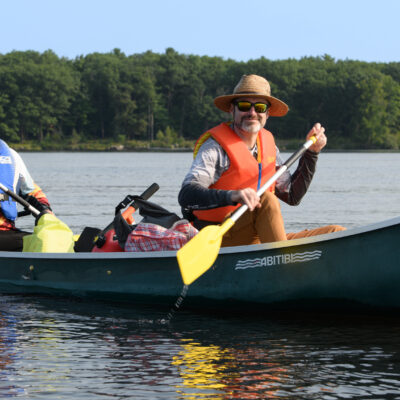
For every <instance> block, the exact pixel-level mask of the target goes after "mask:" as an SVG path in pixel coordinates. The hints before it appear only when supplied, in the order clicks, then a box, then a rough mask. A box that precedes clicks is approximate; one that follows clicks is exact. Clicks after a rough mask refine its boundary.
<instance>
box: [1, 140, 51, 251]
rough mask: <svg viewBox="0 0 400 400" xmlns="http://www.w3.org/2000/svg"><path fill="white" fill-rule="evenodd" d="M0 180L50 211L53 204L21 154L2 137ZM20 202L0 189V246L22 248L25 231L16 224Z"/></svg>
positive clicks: (42, 209) (32, 202)
mask: <svg viewBox="0 0 400 400" xmlns="http://www.w3.org/2000/svg"><path fill="white" fill-rule="evenodd" d="M0 183H2V184H3V185H4V186H5V187H6V188H7V189H8V190H10V191H12V192H14V193H16V194H18V195H20V196H21V197H23V198H24V199H25V200H26V201H27V202H28V203H29V204H31V205H32V206H33V207H35V208H36V209H37V210H39V211H40V212H41V213H44V212H51V208H50V204H49V201H48V199H47V197H46V196H45V194H44V193H43V192H42V190H41V188H40V187H39V186H38V185H36V184H35V183H34V182H33V179H32V177H31V175H30V174H29V172H28V169H27V168H26V166H25V163H24V162H23V160H22V158H21V157H20V155H19V154H18V153H17V152H16V151H15V150H13V149H11V148H10V147H8V145H7V144H6V143H5V142H4V141H3V140H0ZM17 216H18V212H17V204H16V203H15V201H14V200H13V199H12V198H11V197H9V196H8V195H7V194H5V193H3V191H2V190H1V189H0V250H1V251H22V247H23V239H22V238H23V237H24V236H25V235H28V234H29V233H28V232H23V231H21V230H19V229H17V228H16V227H15V220H16V218H17Z"/></svg>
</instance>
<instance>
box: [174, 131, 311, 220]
mask: <svg viewBox="0 0 400 400" xmlns="http://www.w3.org/2000/svg"><path fill="white" fill-rule="evenodd" d="M251 151H252V153H253V154H254V155H256V153H257V146H255V147H254V148H253V149H252V150H251ZM317 159H318V154H317V153H314V152H312V151H309V150H308V151H306V152H305V153H304V155H303V156H302V157H301V159H300V161H299V164H298V167H297V169H296V171H295V172H294V173H293V174H290V172H289V171H286V172H285V173H284V174H282V175H281V176H280V177H279V178H278V180H277V181H276V185H275V194H276V196H277V197H278V198H279V199H280V200H282V201H284V202H285V203H287V204H290V205H297V204H299V203H300V201H301V199H302V198H303V196H304V195H305V193H306V192H307V190H308V187H309V186H310V183H311V180H312V177H313V175H314V172H315V167H316V163H317ZM282 164H283V161H282V158H281V155H280V152H279V149H278V148H277V149H276V165H277V167H279V166H280V165H282ZM229 166H230V161H229V157H228V155H227V154H226V152H225V151H224V150H223V148H222V147H221V146H220V144H219V143H217V142H216V141H215V140H214V139H213V138H209V139H208V140H207V141H205V142H204V144H203V145H202V146H201V148H200V150H199V152H198V153H197V155H196V158H195V159H194V161H193V163H192V166H191V168H190V170H189V172H188V173H187V175H186V176H185V178H184V180H183V183H182V187H181V190H180V192H179V195H178V201H179V204H180V206H181V207H182V212H183V215H184V216H185V217H187V218H188V217H190V213H191V211H193V210H202V209H203V210H204V209H210V208H216V207H223V206H227V205H233V204H235V203H234V202H232V200H231V192H232V191H230V190H218V189H209V187H210V186H211V185H212V184H213V183H215V182H216V181H217V180H218V179H219V178H220V176H221V175H222V173H223V172H225V171H226V170H227V169H228V168H229Z"/></svg>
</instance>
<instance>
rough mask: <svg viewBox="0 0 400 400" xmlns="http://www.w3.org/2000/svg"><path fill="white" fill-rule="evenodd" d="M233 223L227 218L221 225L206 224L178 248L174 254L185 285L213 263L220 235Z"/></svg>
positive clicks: (219, 242) (218, 246)
mask: <svg viewBox="0 0 400 400" xmlns="http://www.w3.org/2000/svg"><path fill="white" fill-rule="evenodd" d="M233 224H234V221H232V220H231V219H227V220H226V221H225V222H224V223H223V224H222V225H209V226H206V227H205V228H203V229H202V230H201V231H200V232H199V233H198V234H197V235H196V236H195V237H194V238H193V239H191V240H190V241H189V242H187V243H186V244H185V245H184V246H183V247H182V248H181V249H179V250H178V252H177V254H176V256H177V259H178V264H179V269H180V271H181V275H182V279H183V283H184V284H185V285H190V284H191V283H192V282H194V281H195V280H196V279H197V278H199V277H200V276H201V275H203V274H204V272H206V271H207V270H208V269H209V268H210V267H211V266H212V265H213V264H214V261H215V260H216V258H217V256H218V253H219V249H220V247H221V241H222V237H223V236H224V234H225V232H227V231H228V230H229V229H230V228H231V226H232V225H233Z"/></svg>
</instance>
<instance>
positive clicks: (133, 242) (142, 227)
mask: <svg viewBox="0 0 400 400" xmlns="http://www.w3.org/2000/svg"><path fill="white" fill-rule="evenodd" d="M197 232H198V230H197V229H196V228H194V227H193V226H192V225H191V224H190V223H189V222H188V221H187V220H185V219H182V220H180V221H177V222H175V224H174V225H172V227H171V228H170V229H166V228H164V227H162V226H160V225H156V224H147V223H143V224H141V223H139V224H138V226H137V227H136V228H135V230H134V231H132V232H131V233H130V235H129V236H128V239H127V240H126V243H125V251H165V250H179V249H180V248H181V247H182V246H183V245H184V244H185V243H186V242H188V241H189V240H190V239H192V238H193V237H194V236H195V235H196V234H197Z"/></svg>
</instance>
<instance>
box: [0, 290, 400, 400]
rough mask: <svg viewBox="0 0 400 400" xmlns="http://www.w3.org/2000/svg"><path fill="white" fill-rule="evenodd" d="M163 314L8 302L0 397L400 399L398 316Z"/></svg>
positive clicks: (1, 334) (4, 304)
mask: <svg viewBox="0 0 400 400" xmlns="http://www.w3.org/2000/svg"><path fill="white" fill-rule="evenodd" d="M165 309H166V312H167V310H168V307H165ZM166 312H165V313H164V312H161V311H160V310H154V309H150V308H143V307H141V308H138V307H137V306H135V307H134V308H133V307H132V306H128V305H110V304H102V303H94V302H84V301H82V302H81V301H76V300H71V299H59V298H54V299H51V298H39V297H18V296H9V297H3V298H2V301H1V302H0V354H1V357H0V374H1V375H0V376H1V379H0V397H1V398H6V397H22V398H28V399H43V398H50V399H52V398H54V399H77V398H85V397H86V398H96V399H97V398H99V399H103V398H104V399H110V398H115V399H125V398H134V399H193V400H195V399H196V400H197V399H267V398H268V399H276V398H279V399H282V398H283V399H299V398H307V399H336V398H351V397H356V396H358V397H363V396H364V397H370V398H385V399H390V398H396V397H395V396H397V393H398V392H399V390H400V361H399V356H398V354H399V348H398V337H399V334H400V324H399V323H398V321H397V320H396V318H391V319H379V320H376V321H374V320H371V319H370V318H367V319H364V318H360V319H356V320H354V319H351V320H341V319H340V318H337V317H335V318H333V319H332V320H331V319H330V318H329V317H325V318H322V319H321V318H317V319H316V318H314V317H312V318H309V319H308V318H307V317H304V318H303V317H292V318H290V319H289V318H288V316H285V318H266V317H258V318H257V317H245V316H240V317H229V318H228V317H218V316H210V315H198V314H193V313H190V312H188V311H180V312H178V313H177V314H176V315H175V316H174V319H173V320H172V321H171V323H169V324H165V323H162V321H163V320H165V314H166ZM377 332H379V335H377Z"/></svg>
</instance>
